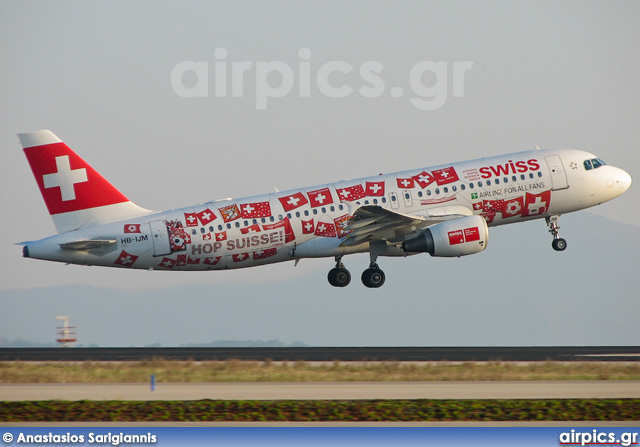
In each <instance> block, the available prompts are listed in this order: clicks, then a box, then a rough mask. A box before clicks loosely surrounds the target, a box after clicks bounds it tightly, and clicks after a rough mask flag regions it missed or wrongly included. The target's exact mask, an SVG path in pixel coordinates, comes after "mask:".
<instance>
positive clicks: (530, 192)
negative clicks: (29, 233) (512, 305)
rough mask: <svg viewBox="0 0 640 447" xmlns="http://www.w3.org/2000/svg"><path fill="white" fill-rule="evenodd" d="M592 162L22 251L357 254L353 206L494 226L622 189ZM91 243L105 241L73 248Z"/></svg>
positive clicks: (176, 216)
mask: <svg viewBox="0 0 640 447" xmlns="http://www.w3.org/2000/svg"><path fill="white" fill-rule="evenodd" d="M591 159H596V156H595V155H593V154H590V153H587V152H583V151H578V150H570V149H558V150H551V149H547V150H535V151H527V152H520V153H515V154H509V155H503V156H497V157H490V158H482V159H478V160H472V161H466V162H460V163H454V164H449V165H443V166H436V167H432V168H420V169H415V170H410V171H404V172H398V173H392V174H381V175H377V176H374V177H368V178H363V179H355V180H345V181H340V182H335V183H330V184H326V185H318V186H314V187H308V188H302V189H297V190H291V191H283V192H274V193H271V194H265V195H260V196H254V197H247V198H242V199H233V200H231V199H228V200H224V201H214V202H208V203H204V204H200V205H194V206H192V207H188V208H183V209H177V210H171V211H164V212H159V213H153V214H147V215H144V216H141V217H134V218H128V219H125V220H120V221H117V222H111V223H107V224H101V225H94V226H84V227H82V228H81V229H78V230H75V231H69V232H65V233H61V234H58V235H55V236H52V237H49V238H46V239H42V240H40V241H35V242H29V243H27V244H26V247H25V256H28V257H30V258H38V259H46V260H53V261H61V262H66V263H74V264H86V265H102V266H110V267H123V268H138V269H160V270H180V271H184V270H220V269H230V268H243V267H251V266H257V265H262V264H268V263H273V262H282V261H289V260H296V259H300V258H304V257H324V256H332V257H333V256H341V255H345V254H350V253H356V252H365V251H369V243H368V242H367V243H360V244H355V245H354V244H344V243H343V241H344V237H345V236H346V234H348V233H347V230H345V228H346V225H347V224H348V220H349V217H350V216H351V215H352V214H353V212H354V211H355V210H357V209H358V208H359V207H361V206H367V205H370V206H378V207H381V208H383V209H386V210H390V211H393V212H396V213H400V214H404V215H410V216H430V215H447V214H463V215H471V214H475V215H482V216H483V217H484V218H485V219H486V221H487V224H488V225H489V226H497V225H503V224H508V223H515V222H522V221H526V220H531V219H540V218H549V217H550V216H558V215H561V214H565V213H569V212H572V211H577V210H581V209H585V208H589V207H592V206H594V205H598V204H601V203H603V202H606V201H608V200H611V199H613V198H615V197H617V196H619V195H620V194H622V193H623V192H624V191H626V190H627V189H628V188H629V185H630V183H631V179H630V177H629V175H628V174H627V173H626V172H625V171H623V170H621V169H619V168H615V167H613V166H608V165H603V166H598V167H597V168H595V169H593V168H592V169H588V170H587V169H586V167H585V160H591ZM234 206H235V208H234ZM420 230H421V229H420V228H417V229H416V231H417V232H419V231H420ZM96 240H100V241H110V243H104V244H102V245H101V244H96V246H94V247H93V246H91V247H88V248H87V247H84V248H83V249H79V248H78V246H77V245H76V246H74V245H73V244H78V241H96ZM114 241H115V242H114ZM385 242H386V243H387V244H388V250H387V251H386V252H385V253H384V254H383V255H386V256H406V255H407V254H411V253H405V252H403V251H402V249H401V248H400V244H399V241H397V240H391V239H389V240H388V241H385ZM64 244H68V245H66V246H65V245H64Z"/></svg>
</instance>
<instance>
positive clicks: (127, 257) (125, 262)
mask: <svg viewBox="0 0 640 447" xmlns="http://www.w3.org/2000/svg"><path fill="white" fill-rule="evenodd" d="M137 260H138V256H134V255H131V254H129V253H127V252H126V251H124V250H122V252H121V253H120V255H119V256H118V259H116V260H115V261H114V264H118V265H121V266H123V267H131V266H132V265H133V264H134V263H135V262H136V261H137Z"/></svg>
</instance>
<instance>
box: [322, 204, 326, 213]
mask: <svg viewBox="0 0 640 447" xmlns="http://www.w3.org/2000/svg"><path fill="white" fill-rule="evenodd" d="M322 214H327V209H326V208H325V207H324V206H323V207H322Z"/></svg>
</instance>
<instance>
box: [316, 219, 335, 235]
mask: <svg viewBox="0 0 640 447" xmlns="http://www.w3.org/2000/svg"><path fill="white" fill-rule="evenodd" d="M315 235H316V236H324V237H336V236H337V235H338V233H337V232H336V225H335V224H334V223H333V222H331V223H328V222H318V225H317V226H316V232H315Z"/></svg>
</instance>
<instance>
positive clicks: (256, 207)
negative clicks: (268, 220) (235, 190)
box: [240, 202, 271, 219]
mask: <svg viewBox="0 0 640 447" xmlns="http://www.w3.org/2000/svg"><path fill="white" fill-rule="evenodd" d="M240 211H241V212H242V218H243V219H255V218H257V217H269V216H271V206H270V205H269V202H255V203H243V204H242V205H240Z"/></svg>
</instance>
